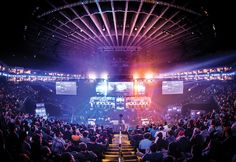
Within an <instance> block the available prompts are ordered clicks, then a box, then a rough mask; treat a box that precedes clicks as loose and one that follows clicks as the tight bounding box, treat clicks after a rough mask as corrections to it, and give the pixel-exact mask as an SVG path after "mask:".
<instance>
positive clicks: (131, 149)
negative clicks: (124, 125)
mask: <svg viewBox="0 0 236 162" xmlns="http://www.w3.org/2000/svg"><path fill="white" fill-rule="evenodd" d="M107 151H108V152H109V151H111V152H114V151H119V148H108V150H107ZM121 151H134V148H121Z"/></svg>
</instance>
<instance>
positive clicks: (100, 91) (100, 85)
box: [96, 81, 107, 96]
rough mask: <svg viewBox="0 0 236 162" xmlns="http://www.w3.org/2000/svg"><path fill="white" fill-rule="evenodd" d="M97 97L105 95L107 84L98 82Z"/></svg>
mask: <svg viewBox="0 0 236 162" xmlns="http://www.w3.org/2000/svg"><path fill="white" fill-rule="evenodd" d="M96 93H97V95H105V96H106V95H107V82H105V81H104V82H98V84H97V85H96Z"/></svg>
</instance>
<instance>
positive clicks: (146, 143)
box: [139, 133, 152, 153]
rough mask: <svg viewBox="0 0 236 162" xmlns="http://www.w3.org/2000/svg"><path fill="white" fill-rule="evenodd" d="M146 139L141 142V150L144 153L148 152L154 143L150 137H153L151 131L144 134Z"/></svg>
mask: <svg viewBox="0 0 236 162" xmlns="http://www.w3.org/2000/svg"><path fill="white" fill-rule="evenodd" d="M143 137H144V139H142V140H141V141H140V142H139V151H140V152H142V153H146V152H148V151H149V149H150V146H151V145H152V141H151V140H150V139H149V138H150V137H151V134H150V133H145V134H144V135H143Z"/></svg>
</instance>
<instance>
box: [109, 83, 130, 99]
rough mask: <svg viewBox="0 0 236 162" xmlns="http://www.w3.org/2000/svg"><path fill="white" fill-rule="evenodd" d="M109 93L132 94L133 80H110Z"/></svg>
mask: <svg viewBox="0 0 236 162" xmlns="http://www.w3.org/2000/svg"><path fill="white" fill-rule="evenodd" d="M108 94H110V95H122V96H132V95H133V82H108Z"/></svg>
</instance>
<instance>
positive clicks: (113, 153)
mask: <svg viewBox="0 0 236 162" xmlns="http://www.w3.org/2000/svg"><path fill="white" fill-rule="evenodd" d="M117 154H119V152H105V155H117ZM122 154H123V155H135V152H134V151H125V152H122Z"/></svg>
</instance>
